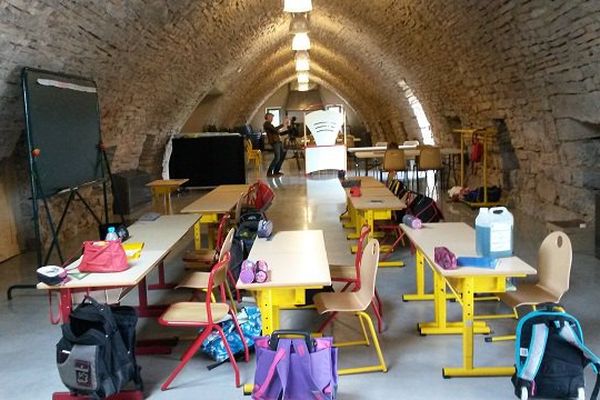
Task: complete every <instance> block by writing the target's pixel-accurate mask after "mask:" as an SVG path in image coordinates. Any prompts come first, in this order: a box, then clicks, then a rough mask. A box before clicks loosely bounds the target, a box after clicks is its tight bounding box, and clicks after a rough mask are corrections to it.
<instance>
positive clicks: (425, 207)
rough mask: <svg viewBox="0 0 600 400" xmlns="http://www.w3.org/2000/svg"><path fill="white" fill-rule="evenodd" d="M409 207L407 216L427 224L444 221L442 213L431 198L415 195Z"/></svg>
mask: <svg viewBox="0 0 600 400" xmlns="http://www.w3.org/2000/svg"><path fill="white" fill-rule="evenodd" d="M407 206H408V208H407V210H406V212H407V214H410V215H412V216H414V217H417V218H419V219H420V220H421V221H423V222H425V223H427V222H440V221H441V220H443V219H444V215H443V214H442V211H441V210H440V208H439V207H438V205H437V204H436V202H435V200H433V199H432V198H431V197H427V196H423V195H422V194H415V196H414V197H413V198H412V200H410V202H409V204H408V205H407Z"/></svg>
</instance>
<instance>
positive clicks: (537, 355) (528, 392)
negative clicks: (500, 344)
mask: <svg viewBox="0 0 600 400" xmlns="http://www.w3.org/2000/svg"><path fill="white" fill-rule="evenodd" d="M515 364H516V365H515V366H516V372H515V374H514V375H513V377H512V382H513V385H514V386H515V394H516V395H517V397H519V398H521V399H527V398H529V397H542V398H550V399H557V398H562V399H567V398H575V399H581V400H584V399H585V394H584V387H585V383H584V375H583V371H584V369H585V367H586V366H587V365H589V364H592V368H594V371H595V372H596V374H598V369H599V368H600V359H599V358H598V357H597V356H596V355H595V354H594V353H592V352H591V351H590V350H589V349H588V348H587V347H586V346H585V344H584V342H583V332H582V331H581V326H580V325H579V321H577V319H576V318H575V317H573V316H572V315H570V314H567V313H566V312H565V311H564V309H563V308H562V307H561V306H560V305H558V304H554V303H545V304H540V305H538V307H537V310H536V311H533V312H530V313H529V314H527V315H526V316H524V317H523V318H522V319H521V320H520V321H519V324H518V325H517V338H516V343H515ZM599 378H600V375H597V377H596V385H595V386H594V390H593V392H592V396H591V399H593V400H595V399H596V398H597V396H598V390H599V388H600V379H599Z"/></svg>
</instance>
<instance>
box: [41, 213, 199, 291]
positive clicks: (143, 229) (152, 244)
mask: <svg viewBox="0 0 600 400" xmlns="http://www.w3.org/2000/svg"><path fill="white" fill-rule="evenodd" d="M199 218H200V217H199V216H198V215H163V216H161V217H159V218H158V219H156V220H154V221H137V222H136V223H134V224H133V225H131V226H129V227H128V228H127V230H128V231H129V234H130V239H129V240H130V241H132V242H144V248H143V249H142V254H141V256H140V258H139V259H138V260H137V261H135V262H134V263H133V264H132V266H131V267H130V268H129V269H128V270H126V271H123V272H112V273H90V274H89V275H87V276H85V277H84V278H82V279H74V278H71V280H70V281H69V282H67V283H65V284H63V285H61V286H48V285H45V284H43V283H38V285H37V288H38V289H58V288H86V287H90V288H93V287H127V286H135V285H137V284H138V283H139V282H140V281H141V280H142V279H143V278H144V277H145V276H146V275H148V273H149V272H150V271H152V269H153V268H154V267H155V266H156V265H158V263H159V262H160V261H162V260H163V259H164V258H165V257H166V256H167V254H168V253H169V251H170V250H171V249H172V248H173V246H175V244H176V243H177V242H179V240H181V239H182V238H183V236H184V235H185V234H186V233H187V232H188V231H190V229H191V228H192V227H193V226H194V224H195V223H196V221H198V219H199ZM80 262H81V259H78V260H77V261H75V262H73V263H72V264H70V265H69V266H67V269H70V268H71V267H74V266H75V265H79V263H80Z"/></svg>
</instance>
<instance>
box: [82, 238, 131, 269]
mask: <svg viewBox="0 0 600 400" xmlns="http://www.w3.org/2000/svg"><path fill="white" fill-rule="evenodd" d="M128 268H129V264H127V254H125V250H123V247H122V246H121V241H120V240H114V241H100V242H92V241H86V242H83V257H82V259H81V263H80V264H79V267H78V269H79V272H121V271H125V270H126V269H128Z"/></svg>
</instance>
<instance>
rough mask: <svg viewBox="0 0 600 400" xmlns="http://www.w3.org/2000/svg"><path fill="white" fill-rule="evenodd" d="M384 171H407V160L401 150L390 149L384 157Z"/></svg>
mask: <svg viewBox="0 0 600 400" xmlns="http://www.w3.org/2000/svg"><path fill="white" fill-rule="evenodd" d="M383 169H384V170H385V171H404V170H406V160H405V159H404V151H403V150H400V149H389V150H386V151H385V154H384V155H383Z"/></svg>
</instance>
